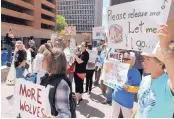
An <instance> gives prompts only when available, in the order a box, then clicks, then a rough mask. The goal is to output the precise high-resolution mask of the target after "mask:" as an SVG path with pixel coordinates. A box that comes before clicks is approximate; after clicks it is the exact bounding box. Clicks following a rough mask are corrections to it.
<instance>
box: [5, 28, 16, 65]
mask: <svg viewBox="0 0 174 119" xmlns="http://www.w3.org/2000/svg"><path fill="white" fill-rule="evenodd" d="M13 38H14V35H13V34H12V29H9V31H8V33H7V34H6V37H5V40H6V43H7V66H8V67H10V66H11V61H12V47H13V44H14V42H13Z"/></svg>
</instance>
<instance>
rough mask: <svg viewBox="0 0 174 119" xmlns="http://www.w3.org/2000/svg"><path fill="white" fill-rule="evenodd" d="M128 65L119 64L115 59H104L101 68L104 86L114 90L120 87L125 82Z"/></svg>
mask: <svg viewBox="0 0 174 119" xmlns="http://www.w3.org/2000/svg"><path fill="white" fill-rule="evenodd" d="M128 70H129V64H125V63H121V62H120V61H119V60H117V59H106V60H105V61H104V66H103V73H104V74H103V75H104V84H105V85H107V86H109V87H111V88H114V87H115V85H120V86H122V85H123V84H125V83H126V81H127V73H128Z"/></svg>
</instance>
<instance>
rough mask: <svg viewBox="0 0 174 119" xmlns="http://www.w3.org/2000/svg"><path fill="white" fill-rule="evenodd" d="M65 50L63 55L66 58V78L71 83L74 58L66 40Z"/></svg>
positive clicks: (68, 41)
mask: <svg viewBox="0 0 174 119" xmlns="http://www.w3.org/2000/svg"><path fill="white" fill-rule="evenodd" d="M65 45H66V48H65V49H64V53H65V56H66V60H67V65H68V68H67V73H68V77H69V79H70V80H71V82H72V81H73V77H74V61H75V58H74V56H73V51H72V50H71V49H70V40H67V41H66V43H65Z"/></svg>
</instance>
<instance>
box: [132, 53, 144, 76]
mask: <svg viewBox="0 0 174 119" xmlns="http://www.w3.org/2000/svg"><path fill="white" fill-rule="evenodd" d="M134 53H135V56H136V61H135V65H134V66H133V67H135V68H136V69H138V70H139V72H140V74H141V76H142V75H143V66H142V64H141V55H140V54H141V52H139V51H134Z"/></svg>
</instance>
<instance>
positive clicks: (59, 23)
mask: <svg viewBox="0 0 174 119" xmlns="http://www.w3.org/2000/svg"><path fill="white" fill-rule="evenodd" d="M56 24H57V31H58V32H59V33H63V32H65V31H64V27H65V26H67V25H68V24H67V23H66V21H65V17H64V16H61V15H56Z"/></svg>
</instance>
